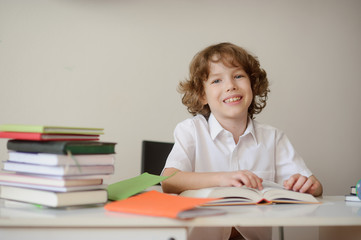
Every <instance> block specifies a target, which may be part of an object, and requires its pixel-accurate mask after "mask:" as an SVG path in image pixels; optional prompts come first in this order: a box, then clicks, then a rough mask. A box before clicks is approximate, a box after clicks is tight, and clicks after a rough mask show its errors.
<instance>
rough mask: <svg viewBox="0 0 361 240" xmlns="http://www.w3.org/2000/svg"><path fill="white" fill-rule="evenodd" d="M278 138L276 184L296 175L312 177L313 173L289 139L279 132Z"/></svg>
mask: <svg viewBox="0 0 361 240" xmlns="http://www.w3.org/2000/svg"><path fill="white" fill-rule="evenodd" d="M276 138H277V139H276V151H275V154H276V156H275V157H276V182H278V183H282V182H283V181H284V180H286V179H288V178H290V177H291V176H292V175H294V174H296V173H299V174H301V175H304V176H306V177H310V176H311V175H312V172H311V171H310V170H309V169H308V168H307V166H306V164H305V162H304V161H303V159H302V157H301V156H300V155H299V154H298V153H297V152H296V151H295V149H294V147H293V145H292V144H291V142H290V140H289V139H288V137H287V136H286V135H285V134H284V133H283V132H282V131H279V130H278V132H277V135H276Z"/></svg>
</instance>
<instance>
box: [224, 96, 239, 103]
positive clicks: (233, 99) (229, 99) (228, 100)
mask: <svg viewBox="0 0 361 240" xmlns="http://www.w3.org/2000/svg"><path fill="white" fill-rule="evenodd" d="M239 100H241V98H240V97H234V98H228V99H226V100H225V101H224V102H225V103H231V102H235V101H239Z"/></svg>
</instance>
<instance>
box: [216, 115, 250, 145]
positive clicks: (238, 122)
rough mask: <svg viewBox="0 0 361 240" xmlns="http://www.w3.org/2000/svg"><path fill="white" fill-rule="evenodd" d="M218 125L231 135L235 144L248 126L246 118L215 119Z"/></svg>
mask: <svg viewBox="0 0 361 240" xmlns="http://www.w3.org/2000/svg"><path fill="white" fill-rule="evenodd" d="M217 121H218V122H219V124H221V126H222V127H223V128H224V129H226V130H227V131H229V132H230V133H232V135H233V139H234V142H235V143H236V144H237V143H238V140H239V137H240V136H242V135H243V133H244V131H246V129H247V125H248V116H245V117H242V118H239V119H238V118H237V119H233V118H226V119H217Z"/></svg>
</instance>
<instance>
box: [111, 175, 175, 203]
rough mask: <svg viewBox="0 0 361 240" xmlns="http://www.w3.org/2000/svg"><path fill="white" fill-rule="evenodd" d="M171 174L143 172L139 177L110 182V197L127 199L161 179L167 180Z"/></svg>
mask: <svg viewBox="0 0 361 240" xmlns="http://www.w3.org/2000/svg"><path fill="white" fill-rule="evenodd" d="M171 176H173V175H171ZM171 176H158V175H153V174H149V173H143V174H141V175H139V176H137V177H133V178H129V179H126V180H123V181H120V182H116V183H113V184H110V185H109V186H108V188H107V190H108V199H109V200H112V201H116V200H122V199H126V198H128V197H131V196H133V195H135V194H137V193H140V192H142V191H144V190H145V189H147V188H149V187H151V186H153V185H156V184H158V183H160V182H161V181H164V180H166V179H167V178H169V177H171Z"/></svg>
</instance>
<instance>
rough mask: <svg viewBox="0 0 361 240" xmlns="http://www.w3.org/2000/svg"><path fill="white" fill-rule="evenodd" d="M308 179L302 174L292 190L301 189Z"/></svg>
mask: <svg viewBox="0 0 361 240" xmlns="http://www.w3.org/2000/svg"><path fill="white" fill-rule="evenodd" d="M306 181H307V178H306V177H305V176H300V177H299V178H298V179H297V182H296V183H295V184H294V185H293V187H292V190H293V191H295V192H298V191H300V189H301V188H302V186H303V185H304V184H305V182H306Z"/></svg>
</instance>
